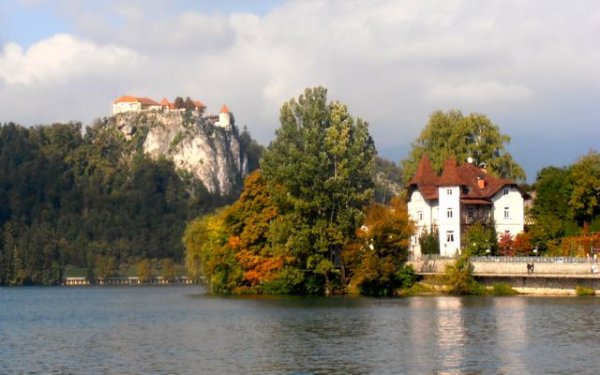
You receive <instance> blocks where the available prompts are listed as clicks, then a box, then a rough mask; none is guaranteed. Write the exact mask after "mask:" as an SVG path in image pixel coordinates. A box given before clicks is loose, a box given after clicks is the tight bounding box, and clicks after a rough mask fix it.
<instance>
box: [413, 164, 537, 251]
mask: <svg viewBox="0 0 600 375" xmlns="http://www.w3.org/2000/svg"><path fill="white" fill-rule="evenodd" d="M528 198H529V196H528V195H527V194H526V193H525V192H523V191H521V189H519V187H518V186H517V185H516V184H515V183H514V182H513V181H512V180H509V179H498V178H495V177H494V176H492V175H490V174H488V173H487V171H486V170H485V169H484V168H478V167H476V166H475V165H473V164H471V163H466V164H463V165H460V166H457V165H456V161H455V160H454V159H449V160H447V161H446V163H445V164H444V169H443V171H442V174H441V175H440V176H438V175H437V174H436V173H435V172H434V171H433V168H432V166H431V161H430V160H429V157H428V156H427V155H424V156H423V158H422V159H421V161H420V162H419V166H418V167H417V171H416V173H415V176H414V177H413V178H412V180H411V181H410V184H409V187H408V199H409V201H408V214H409V215H410V217H411V219H412V220H413V221H414V222H415V223H416V226H417V231H416V233H415V235H414V236H413V238H412V242H411V251H412V253H413V254H414V255H417V256H418V255H420V254H421V248H420V246H419V240H418V239H419V236H420V234H421V233H422V232H423V231H424V230H425V229H427V230H428V231H431V229H432V228H433V227H434V226H436V227H437V229H438V232H439V240H440V255H444V256H453V255H454V254H456V253H459V252H460V249H461V246H462V237H463V235H464V233H466V231H467V230H468V228H469V226H470V225H472V224H475V223H478V222H479V223H488V224H489V223H492V222H493V223H495V226H496V232H497V233H498V235H501V234H504V233H508V234H510V235H512V236H515V235H516V234H518V233H520V232H522V231H523V229H524V226H525V213H524V208H523V207H524V201H525V200H526V199H528Z"/></svg>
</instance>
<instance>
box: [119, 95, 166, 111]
mask: <svg viewBox="0 0 600 375" xmlns="http://www.w3.org/2000/svg"><path fill="white" fill-rule="evenodd" d="M161 108H162V105H161V104H160V103H158V102H155V101H154V100H152V99H150V98H140V97H137V96H132V95H123V96H121V97H120V98H117V99H115V100H114V101H113V114H114V115H116V114H117V113H123V112H138V111H143V110H158V109H161Z"/></svg>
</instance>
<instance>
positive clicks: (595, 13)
mask: <svg viewBox="0 0 600 375" xmlns="http://www.w3.org/2000/svg"><path fill="white" fill-rule="evenodd" d="M61 4H63V5H64V6H65V9H67V10H65V12H66V14H68V15H69V17H71V18H72V19H73V21H72V22H73V30H75V31H74V32H73V34H72V35H66V34H60V35H55V36H52V37H49V38H47V39H44V40H40V41H39V42H38V43H36V44H34V45H31V46H29V47H28V48H23V47H22V46H20V45H18V44H16V43H14V42H13V43H7V44H5V45H4V46H3V47H2V49H1V51H2V52H1V54H0V100H2V102H3V103H8V104H9V105H7V106H6V108H7V109H5V110H4V113H3V114H2V115H3V117H4V118H3V120H4V119H7V120H15V121H19V122H25V121H27V120H31V119H32V118H35V120H36V121H40V122H51V121H54V120H56V118H57V116H58V117H60V118H63V117H64V116H67V117H69V118H72V117H70V116H80V117H79V118H80V119H81V120H84V121H89V120H91V119H92V118H94V117H98V116H102V115H107V114H109V110H110V102H111V100H112V99H114V98H115V97H116V96H118V95H121V94H124V93H131V94H136V95H148V96H151V97H156V98H157V99H160V98H161V97H162V96H167V97H174V96H176V95H184V96H187V95H189V96H194V97H197V98H199V99H201V100H203V101H205V102H206V104H207V105H208V107H209V111H216V110H218V108H219V107H220V106H221V104H223V103H227V104H228V106H229V107H230V108H231V109H232V110H233V111H234V112H235V113H236V119H237V120H238V121H239V122H240V123H241V124H247V125H248V126H249V128H250V131H251V132H252V134H253V135H255V136H256V137H257V138H258V139H259V140H260V141H262V142H268V140H270V139H271V138H272V136H273V134H274V130H275V128H276V127H277V126H278V110H279V107H280V106H281V104H282V103H283V102H284V101H285V100H288V99H289V98H290V97H293V96H297V95H298V94H299V93H301V92H302V90H303V89H304V88H305V87H311V86H315V85H324V86H326V87H328V88H329V90H330V97H331V98H332V99H339V100H341V101H343V102H345V103H347V104H348V105H349V107H350V110H351V112H352V113H353V114H355V115H358V116H361V117H363V118H365V119H366V120H367V121H369V123H370V124H371V131H372V133H373V134H374V136H375V140H376V142H377V144H378V146H379V147H380V148H382V149H383V148H390V147H395V146H396V145H406V144H408V143H409V142H410V141H412V139H414V137H415V136H416V135H417V134H418V132H419V131H420V129H421V128H422V126H423V125H424V124H425V122H426V121H427V117H428V115H429V114H430V113H431V112H433V111H434V110H436V109H442V110H447V109H450V108H458V109H461V110H463V112H470V111H477V112H483V113H486V114H488V115H489V116H490V117H491V119H492V120H493V121H494V122H496V123H498V125H499V126H500V127H501V129H502V131H504V132H506V133H509V134H511V135H512V136H513V141H514V140H515V138H516V137H518V136H519V134H524V135H527V136H533V135H535V134H536V133H539V132H544V133H545V134H550V133H554V134H558V133H559V132H561V131H562V129H563V128H564V125H565V124H566V122H567V121H569V118H572V116H571V114H570V113H569V111H570V109H569V108H573V105H570V107H569V106H565V105H564V103H565V102H568V103H589V105H588V106H591V105H593V104H591V103H594V102H595V101H596V98H597V97H598V96H599V95H600V49H598V48H597V35H600V8H598V7H597V6H596V3H595V2H594V1H585V0H583V1H578V2H576V3H572V4H571V3H568V4H567V3H565V2H562V1H546V2H544V5H543V6H540V5H539V3H538V2H534V1H520V2H500V1H486V2H476V1H459V0H457V1H444V2H441V3H439V2H438V3H432V2H423V1H402V2H398V1H395V0H389V1H385V0H381V1H378V0H370V1H362V0H348V1H293V0H292V1H288V2H286V3H283V4H281V5H280V6H277V7H275V8H273V10H272V11H271V12H268V13H266V14H264V15H256V14H250V13H248V12H222V13H219V12H212V13H202V12H200V11H198V10H194V9H192V8H185V9H180V8H178V9H176V8H177V7H181V4H184V3H177V2H174V3H172V4H171V3H170V4H169V5H166V4H165V3H163V2H149V1H137V2H128V3H126V4H125V3H123V2H117V1H115V2H104V3H103V6H102V7H95V6H94V7H93V6H91V5H85V4H87V3H73V2H65V3H61ZM73 4H76V5H73ZM82 4H83V5H82ZM90 4H93V3H90ZM166 7H169V8H168V9H167V8H166ZM22 86H26V87H22ZM48 93H54V94H52V95H51V96H52V97H53V98H51V101H53V103H52V104H53V106H52V109H51V110H50V109H48V106H46V105H44V106H42V107H40V108H41V109H40V110H39V111H35V113H34V114H31V112H32V111H31V110H29V111H26V110H19V108H20V105H19V104H14V105H10V103H15V102H16V101H17V100H21V99H22V97H20V95H23V97H27V98H28V99H29V100H30V101H34V102H38V103H45V102H46V101H47V100H48V97H47V95H48ZM54 98H60V100H61V102H58V99H54ZM64 102H70V103H73V104H74V105H72V106H69V109H64V107H65V105H64V104H63V103H64ZM54 106H57V107H58V108H59V109H55V108H54ZM582 106H583V105H581V106H579V107H577V108H578V109H579V110H581V108H582ZM61 107H62V108H63V109H60V108H61ZM584 109H586V110H585V113H586V114H589V116H588V117H591V118H590V119H589V121H587V122H586V118H584V116H580V117H581V118H579V119H578V120H580V122H581V124H580V125H572V126H571V127H570V134H571V136H573V137H576V136H577V135H578V134H581V137H582V139H583V141H582V142H583V143H582V148H583V149H587V148H589V147H590V146H593V145H589V144H588V143H585V142H586V141H587V140H589V139H592V138H593V137H594V136H595V137H596V138H598V137H600V130H598V127H597V126H596V125H594V126H591V125H590V123H591V121H592V120H593V118H594V116H595V118H596V119H597V118H598V117H600V112H599V111H600V109H597V108H596V107H594V108H591V107H585V108H584ZM571 110H572V109H571ZM61 111H62V112H61ZM540 113H543V114H544V115H543V116H541V115H540ZM61 114H62V116H63V117H61V116H60V115H61ZM7 117H8V118H7ZM540 118H543V121H540ZM525 124H526V125H527V126H523V125H525ZM584 129H585V130H584ZM590 129H592V133H593V134H589V133H590V131H589V130H590ZM584 132H585V135H583V134H584ZM594 132H595V133H594ZM530 138H531V137H530ZM557 138H558V139H560V136H558V137H557ZM587 142H589V141H587Z"/></svg>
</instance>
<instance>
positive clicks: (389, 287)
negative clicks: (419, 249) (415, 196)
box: [343, 198, 415, 295]
mask: <svg viewBox="0 0 600 375" xmlns="http://www.w3.org/2000/svg"><path fill="white" fill-rule="evenodd" d="M414 229H415V227H414V223H413V222H411V221H410V219H409V217H408V212H407V209H406V204H405V203H404V202H403V201H402V200H401V199H399V198H393V199H392V201H391V202H390V205H389V206H385V205H382V204H379V203H372V204H371V205H370V206H369V208H368V209H367V213H366V218H365V223H364V225H363V226H362V227H361V228H360V229H359V230H358V234H357V243H356V244H351V245H349V246H347V247H346V249H345V251H344V254H343V255H344V260H345V262H346V263H348V267H349V274H350V275H351V281H350V288H351V289H352V288H358V290H359V291H360V292H361V293H362V294H369V295H392V294H393V293H394V291H395V289H396V288H398V287H400V286H401V284H402V279H401V277H400V274H401V273H402V269H403V267H404V264H405V263H406V260H407V258H408V249H409V246H410V237H411V236H412V234H413V232H414Z"/></svg>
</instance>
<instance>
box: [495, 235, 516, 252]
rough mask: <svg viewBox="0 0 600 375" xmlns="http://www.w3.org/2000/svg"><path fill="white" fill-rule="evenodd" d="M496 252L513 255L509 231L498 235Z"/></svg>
mask: <svg viewBox="0 0 600 375" xmlns="http://www.w3.org/2000/svg"><path fill="white" fill-rule="evenodd" d="M498 253H499V254H500V255H503V256H511V257H512V256H515V248H514V240H513V236H512V235H511V234H510V233H502V234H501V235H500V239H499V240H498Z"/></svg>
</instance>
